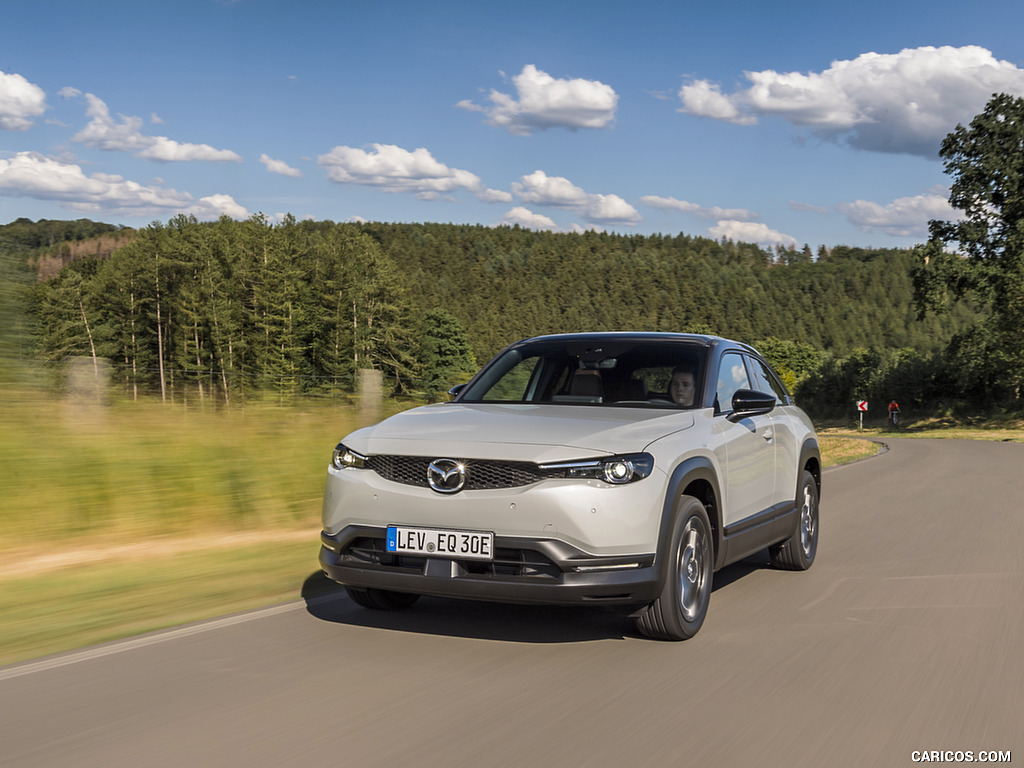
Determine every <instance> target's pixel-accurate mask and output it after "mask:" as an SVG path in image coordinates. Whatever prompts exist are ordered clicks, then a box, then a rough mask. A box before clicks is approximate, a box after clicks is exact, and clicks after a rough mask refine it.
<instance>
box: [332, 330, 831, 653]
mask: <svg viewBox="0 0 1024 768" xmlns="http://www.w3.org/2000/svg"><path fill="white" fill-rule="evenodd" d="M452 394H453V396H454V398H453V399H452V401H451V402H447V403H439V404H435V405H428V406H423V407H420V408H414V409H412V410H409V411H405V412H404V413H400V414H398V415H396V416H392V417H391V418H389V419H386V420H384V421H383V422H381V423H380V424H377V425H375V426H371V427H366V428H364V429H359V430H357V431H355V432H353V433H351V434H350V435H348V436H347V437H345V438H344V439H342V441H341V442H340V443H338V445H337V447H336V448H335V449H334V455H333V458H332V460H331V464H330V467H329V468H328V475H327V483H326V488H325V491H324V499H323V509H322V517H323V531H322V533H321V544H322V546H321V551H320V564H321V566H322V568H323V570H324V572H325V573H326V574H327V576H329V577H330V578H331V579H333V580H334V581H336V582H338V583H340V584H342V585H344V586H345V588H346V590H347V592H348V594H349V595H350V597H351V598H352V599H353V600H354V601H355V602H357V603H358V604H360V605H362V606H365V607H367V608H375V609H390V610H394V609H400V608H407V607H409V606H411V605H412V604H413V603H414V602H415V601H416V600H417V599H418V598H419V596H421V595H431V596H436V597H455V598H464V599H478V600H491V601H500V602H510V603H547V604H587V605H616V606H622V607H623V608H624V609H625V610H624V613H628V614H631V615H632V616H633V617H634V618H635V619H636V623H637V626H638V628H639V630H640V631H641V632H642V633H643V634H645V635H647V636H649V637H654V638H659V639H666V640H682V639H686V638H689V637H692V636H693V635H694V634H696V633H697V631H698V630H699V629H700V628H701V625H702V624H703V622H704V618H705V615H706V613H707V608H708V602H709V598H710V595H711V586H712V580H713V574H714V572H715V571H717V570H719V569H720V568H722V567H723V566H725V565H727V564H729V563H732V562H735V561H737V560H740V559H742V558H745V557H747V556H749V555H752V554H754V553H756V552H758V551H761V550H764V549H767V550H768V551H769V553H770V555H771V560H772V562H773V563H774V564H775V565H776V566H777V567H780V568H786V569H792V570H804V569H806V568H809V567H810V566H811V564H812V563H813V562H814V557H815V554H816V551H817V542H818V500H819V498H820V493H821V459H820V454H819V450H818V442H817V437H816V435H815V431H814V427H813V425H812V424H811V422H810V420H809V419H808V418H807V416H806V415H805V414H804V413H803V411H801V410H800V409H799V408H798V407H797V406H796V405H795V404H794V403H793V400H792V398H791V396H790V394H789V392H788V391H787V390H786V388H785V387H784V386H783V384H782V383H781V381H780V380H779V378H778V377H777V376H776V375H775V373H774V372H773V371H772V370H771V367H770V366H769V365H768V364H767V363H766V362H765V360H764V359H763V358H762V357H761V356H760V355H759V354H758V353H757V352H756V351H755V350H754V349H753V348H751V347H749V346H747V345H745V344H741V343H738V342H734V341H729V340H726V339H722V338H718V337H714V336H699V335H691V334H674V333H583V334H564V335H556V336H542V337H538V338H533V339H527V340H524V341H520V342H517V343H515V344H512V345H511V346H509V347H507V348H506V349H505V350H504V351H502V352H501V353H500V354H499V355H498V356H497V357H495V358H494V359H493V360H492V361H491V362H490V363H488V364H487V365H486V366H485V367H484V368H483V369H482V370H481V371H480V372H479V373H478V374H477V375H476V376H475V377H474V378H473V379H472V380H471V381H470V382H469V383H467V384H464V385H461V386H459V387H456V388H455V389H453V390H452Z"/></svg>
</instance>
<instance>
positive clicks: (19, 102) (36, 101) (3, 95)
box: [0, 70, 47, 131]
mask: <svg viewBox="0 0 1024 768" xmlns="http://www.w3.org/2000/svg"><path fill="white" fill-rule="evenodd" d="M46 106H47V105H46V93H45V92H44V91H43V89H42V88H40V87H39V86H38V85H36V84H35V83H30V82H29V81H28V80H26V79H25V78H24V77H22V76H21V75H19V74H15V73H11V74H6V73H5V72H3V71H2V70H0V130H5V131H27V130H28V129H29V128H31V127H32V125H33V121H32V118H34V117H38V116H39V115H41V114H43V112H45V111H46Z"/></svg>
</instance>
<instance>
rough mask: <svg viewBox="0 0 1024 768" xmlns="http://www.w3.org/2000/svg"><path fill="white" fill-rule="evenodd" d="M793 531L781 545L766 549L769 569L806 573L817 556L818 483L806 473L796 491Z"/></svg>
mask: <svg viewBox="0 0 1024 768" xmlns="http://www.w3.org/2000/svg"><path fill="white" fill-rule="evenodd" d="M796 503H797V511H798V518H797V521H796V530H795V531H794V532H793V535H792V536H790V537H789V538H788V539H786V540H785V541H784V542H782V543H781V544H777V545H775V546H774V547H769V549H768V554H769V555H770V556H771V558H772V565H774V566H775V567H776V568H782V569H783V570H787V571H806V570H807V569H808V568H810V567H811V565H812V564H813V563H814V556H815V555H816V554H817V553H818V482H817V481H816V480H815V479H814V475H812V474H811V473H810V472H808V471H807V470H804V473H803V475H802V477H801V480H800V490H799V491H797V498H796Z"/></svg>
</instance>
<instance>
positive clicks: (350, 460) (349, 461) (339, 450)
mask: <svg viewBox="0 0 1024 768" xmlns="http://www.w3.org/2000/svg"><path fill="white" fill-rule="evenodd" d="M366 459H367V457H366V456H363V455H362V454H360V453H356V452H355V451H353V450H352V449H351V448H346V447H345V445H344V444H343V443H338V444H337V445H336V446H334V453H333V454H332V455H331V466H332V467H334V468H335V469H350V468H351V469H364V468H365V467H366Z"/></svg>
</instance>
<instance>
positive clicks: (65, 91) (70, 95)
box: [57, 85, 82, 99]
mask: <svg viewBox="0 0 1024 768" xmlns="http://www.w3.org/2000/svg"><path fill="white" fill-rule="evenodd" d="M57 95H58V96H60V97H61V98H62V99H74V98H77V97H79V96H81V95H82V92H81V91H80V90H78V89H77V88H72V87H71V86H70V85H66V86H64V87H63V88H61V89H60V90H59V91H57Z"/></svg>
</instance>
